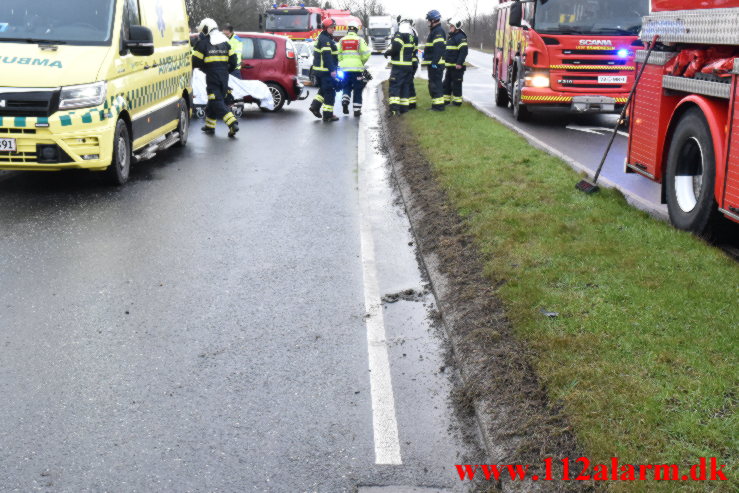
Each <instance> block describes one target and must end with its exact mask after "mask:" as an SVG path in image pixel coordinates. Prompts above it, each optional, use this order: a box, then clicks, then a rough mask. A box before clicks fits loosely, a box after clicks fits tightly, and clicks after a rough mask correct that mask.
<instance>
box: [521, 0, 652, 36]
mask: <svg viewBox="0 0 739 493" xmlns="http://www.w3.org/2000/svg"><path fill="white" fill-rule="evenodd" d="M645 15H649V0H618V1H614V0H538V1H537V2H536V13H535V15H534V26H535V28H536V31H537V32H540V33H547V34H573V35H577V34H587V35H596V36H598V35H600V36H636V35H638V34H639V31H640V30H641V24H642V17H644V16H645Z"/></svg>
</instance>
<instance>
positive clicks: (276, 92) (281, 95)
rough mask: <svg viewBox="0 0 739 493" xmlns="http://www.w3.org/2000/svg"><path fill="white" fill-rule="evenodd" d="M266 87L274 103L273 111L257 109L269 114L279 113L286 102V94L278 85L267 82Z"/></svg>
mask: <svg viewBox="0 0 739 493" xmlns="http://www.w3.org/2000/svg"><path fill="white" fill-rule="evenodd" d="M267 87H269V92H271V93H272V99H273V100H274V102H275V109H273V110H268V109H266V108H261V107H260V108H259V109H260V110H262V111H268V112H270V113H275V112H277V111H280V110H281V109H282V107H283V106H285V101H286V100H287V94H286V93H285V90H284V89H283V88H282V87H281V86H280V85H279V84H275V83H274V82H267Z"/></svg>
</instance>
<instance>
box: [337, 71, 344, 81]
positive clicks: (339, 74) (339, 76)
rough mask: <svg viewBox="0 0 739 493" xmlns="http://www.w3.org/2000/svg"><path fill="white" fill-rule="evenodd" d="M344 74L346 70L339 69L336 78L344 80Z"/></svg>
mask: <svg viewBox="0 0 739 493" xmlns="http://www.w3.org/2000/svg"><path fill="white" fill-rule="evenodd" d="M344 75H345V74H344V71H343V70H339V71H338V72H336V78H337V79H341V80H344Z"/></svg>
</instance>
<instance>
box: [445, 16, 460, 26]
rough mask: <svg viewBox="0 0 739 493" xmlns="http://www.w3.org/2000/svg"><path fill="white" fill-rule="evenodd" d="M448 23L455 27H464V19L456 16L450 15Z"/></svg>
mask: <svg viewBox="0 0 739 493" xmlns="http://www.w3.org/2000/svg"><path fill="white" fill-rule="evenodd" d="M446 22H447V24H449V25H450V26H454V28H455V29H462V19H457V18H456V17H450V18H449V19H447V21H446Z"/></svg>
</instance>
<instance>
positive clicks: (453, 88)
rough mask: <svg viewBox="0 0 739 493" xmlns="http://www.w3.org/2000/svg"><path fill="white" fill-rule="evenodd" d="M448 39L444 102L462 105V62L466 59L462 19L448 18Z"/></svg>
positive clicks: (466, 48) (465, 37)
mask: <svg viewBox="0 0 739 493" xmlns="http://www.w3.org/2000/svg"><path fill="white" fill-rule="evenodd" d="M448 24H449V39H448V40H447V42H446V53H445V54H444V61H445V62H446V77H445V78H444V104H449V103H451V104H453V105H454V106H462V82H463V80H464V71H465V70H466V68H465V66H464V62H465V61H466V60H467V51H468V47H467V35H466V34H465V32H464V31H462V21H461V20H458V19H449V20H448Z"/></svg>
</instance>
